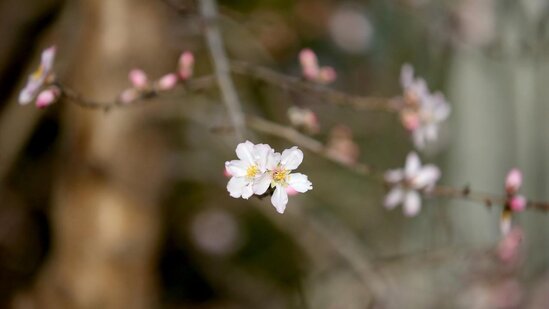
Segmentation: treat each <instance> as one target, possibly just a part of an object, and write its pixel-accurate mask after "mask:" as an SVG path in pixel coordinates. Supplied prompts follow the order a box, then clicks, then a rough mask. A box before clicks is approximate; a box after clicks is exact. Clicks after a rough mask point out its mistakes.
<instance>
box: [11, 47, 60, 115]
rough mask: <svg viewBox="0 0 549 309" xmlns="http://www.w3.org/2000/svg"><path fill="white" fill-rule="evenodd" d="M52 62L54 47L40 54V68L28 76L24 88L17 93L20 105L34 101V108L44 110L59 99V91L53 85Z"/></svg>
mask: <svg viewBox="0 0 549 309" xmlns="http://www.w3.org/2000/svg"><path fill="white" fill-rule="evenodd" d="M54 60H55V46H51V47H49V48H47V49H45V50H44V51H43V52H42V56H41V60H40V66H39V67H38V69H36V71H34V72H33V73H32V74H31V75H29V79H28V81H27V84H26V86H25V87H24V88H23V90H21V92H20V93H19V103H20V104H22V105H25V104H28V103H30V102H32V101H33V100H35V104H36V107H38V108H45V107H47V106H49V105H51V104H53V103H55V102H56V101H57V100H58V99H59V97H60V96H61V89H59V87H57V86H56V85H54V82H55V74H54V72H53V62H54Z"/></svg>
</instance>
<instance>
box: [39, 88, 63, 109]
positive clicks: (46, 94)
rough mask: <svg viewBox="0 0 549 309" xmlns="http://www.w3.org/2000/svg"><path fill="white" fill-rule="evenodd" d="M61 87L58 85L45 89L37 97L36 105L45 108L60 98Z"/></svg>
mask: <svg viewBox="0 0 549 309" xmlns="http://www.w3.org/2000/svg"><path fill="white" fill-rule="evenodd" d="M59 94H60V92H59V89H57V88H56V87H50V88H48V89H46V90H43V91H42V92H40V94H38V97H37V98H36V107H38V108H45V107H47V106H49V105H51V104H53V103H55V102H56V101H57V99H58V98H59Z"/></svg>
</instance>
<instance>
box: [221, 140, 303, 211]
mask: <svg viewBox="0 0 549 309" xmlns="http://www.w3.org/2000/svg"><path fill="white" fill-rule="evenodd" d="M236 156H237V157H238V159H239V160H232V161H227V162H225V168H226V170H227V171H228V173H229V175H230V176H231V179H230V180H229V183H228V184H227V191H229V194H230V195H231V196H232V197H234V198H243V199H248V198H250V197H251V196H252V195H254V194H256V195H264V194H266V193H269V194H272V196H271V203H272V204H273V206H274V207H275V208H276V210H277V211H278V212H279V213H284V210H285V209H286V205H287V204H288V191H296V192H300V193H304V192H307V191H309V190H312V189H313V186H312V183H311V182H310V181H309V179H308V177H307V176H306V175H304V174H301V173H292V171H293V170H295V169H297V168H298V167H299V165H300V164H301V162H303V152H302V151H301V150H299V149H298V148H297V147H295V146H294V147H292V148H289V149H286V150H284V151H283V152H282V154H280V153H278V152H275V151H274V149H272V148H271V146H269V145H267V144H253V143H252V142H250V141H246V142H244V143H240V144H238V146H237V147H236Z"/></svg>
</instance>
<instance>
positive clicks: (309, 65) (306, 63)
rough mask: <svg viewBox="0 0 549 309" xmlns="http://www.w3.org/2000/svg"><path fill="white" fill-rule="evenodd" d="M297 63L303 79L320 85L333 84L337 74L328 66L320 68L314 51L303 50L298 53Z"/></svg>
mask: <svg viewBox="0 0 549 309" xmlns="http://www.w3.org/2000/svg"><path fill="white" fill-rule="evenodd" d="M299 62H300V64H301V71H302V73H303V77H305V78H306V79H308V80H310V81H313V82H317V83H320V84H329V83H331V82H333V81H334V80H335V79H336V77H337V73H336V71H335V70H334V68H332V67H329V66H323V67H320V66H319V65H318V59H317V57H316V54H315V52H314V51H312V50H311V49H309V48H306V49H303V50H302V51H301V52H300V53H299Z"/></svg>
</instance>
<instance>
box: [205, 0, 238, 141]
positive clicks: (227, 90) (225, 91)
mask: <svg viewBox="0 0 549 309" xmlns="http://www.w3.org/2000/svg"><path fill="white" fill-rule="evenodd" d="M200 13H201V15H202V17H203V18H204V23H205V25H204V35H205V37H206V42H207V45H208V48H209V50H210V56H211V58H212V61H213V65H214V68H215V75H216V77H217V82H218V84H219V88H220V90H221V95H222V97H223V102H224V103H225V105H226V106H227V110H228V112H229V117H230V119H231V122H232V124H233V126H234V129H235V134H236V138H237V139H238V141H242V140H243V139H244V131H245V126H244V114H243V113H242V107H241V106H240V101H239V99H238V94H237V92H236V89H235V86H234V83H233V80H232V78H231V75H230V74H229V73H230V71H229V70H230V68H229V61H228V60H227V55H226V53H225V48H224V46H223V39H222V37H221V32H220V31H219V27H218V25H217V21H218V12H217V3H216V2H215V0H200Z"/></svg>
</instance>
